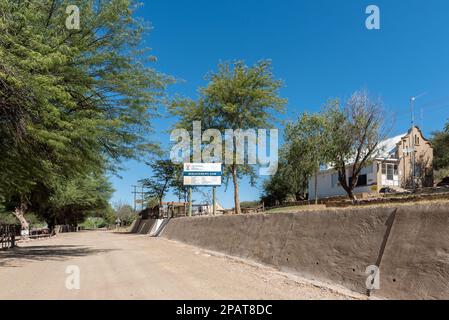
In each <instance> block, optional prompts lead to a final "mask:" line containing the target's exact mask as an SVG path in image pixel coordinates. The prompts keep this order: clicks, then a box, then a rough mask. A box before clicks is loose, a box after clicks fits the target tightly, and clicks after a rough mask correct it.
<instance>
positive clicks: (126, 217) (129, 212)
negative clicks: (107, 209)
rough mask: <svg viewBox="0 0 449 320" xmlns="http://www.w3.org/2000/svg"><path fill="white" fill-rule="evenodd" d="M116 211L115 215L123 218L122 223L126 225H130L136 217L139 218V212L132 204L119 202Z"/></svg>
mask: <svg viewBox="0 0 449 320" xmlns="http://www.w3.org/2000/svg"><path fill="white" fill-rule="evenodd" d="M114 212H115V216H116V217H117V218H119V219H120V220H121V222H122V225H124V226H129V225H130V224H131V223H132V222H133V221H134V220H135V219H137V218H138V215H137V213H136V212H134V211H133V208H132V206H130V205H129V204H121V203H119V204H117V206H116V207H115V210H114Z"/></svg>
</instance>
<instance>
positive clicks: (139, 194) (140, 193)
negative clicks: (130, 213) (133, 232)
mask: <svg viewBox="0 0 449 320" xmlns="http://www.w3.org/2000/svg"><path fill="white" fill-rule="evenodd" d="M132 187H133V188H134V191H133V195H134V206H133V208H134V212H136V210H137V200H138V199H139V201H140V209H141V210H143V209H144V202H145V192H144V191H143V185H141V186H132ZM138 187H140V188H141V191H137V188H138Z"/></svg>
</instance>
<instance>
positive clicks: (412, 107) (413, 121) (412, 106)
mask: <svg viewBox="0 0 449 320" xmlns="http://www.w3.org/2000/svg"><path fill="white" fill-rule="evenodd" d="M426 94H427V91H426V92H423V93H421V94H418V95H417V96H414V97H411V98H410V112H411V118H412V128H413V127H414V126H415V101H416V99H418V98H421V97H423V96H425V95H426Z"/></svg>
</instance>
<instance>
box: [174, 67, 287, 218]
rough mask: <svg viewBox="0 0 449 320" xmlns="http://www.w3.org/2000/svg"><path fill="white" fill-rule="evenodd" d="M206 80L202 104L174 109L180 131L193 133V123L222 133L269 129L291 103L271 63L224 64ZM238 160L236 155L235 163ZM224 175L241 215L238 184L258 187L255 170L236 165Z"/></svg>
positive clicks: (189, 103) (181, 104) (187, 103)
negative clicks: (241, 180)
mask: <svg viewBox="0 0 449 320" xmlns="http://www.w3.org/2000/svg"><path fill="white" fill-rule="evenodd" d="M206 80H207V81H208V84H207V86H206V87H203V88H200V90H199V93H200V98H199V100H198V101H192V100H190V99H178V100H176V101H175V102H174V103H173V104H172V105H171V107H170V111H171V113H172V114H173V115H175V116H177V117H179V121H178V123H177V125H176V126H177V128H184V129H189V128H191V126H192V122H193V121H201V122H202V126H203V128H204V129H218V130H220V131H221V132H224V130H225V129H234V130H236V129H242V130H246V129H257V128H265V129H268V128H270V127H271V126H272V121H273V119H274V118H273V115H274V113H276V112H281V111H283V110H284V107H285V105H286V103H287V100H286V99H283V98H280V97H279V90H280V88H281V87H282V81H280V80H276V79H275V78H274V75H273V72H272V69H271V62H270V61H260V62H258V63H256V64H255V65H254V66H252V67H248V66H246V65H245V63H244V62H243V61H236V62H234V63H221V64H219V65H218V71H217V72H215V73H214V72H211V73H209V74H208V75H207V76H206ZM223 138H224V137H223ZM223 141H224V139H223ZM233 143H234V144H235V140H233ZM235 157H236V155H235V153H234V160H235ZM223 158H224V155H223ZM234 163H235V161H234ZM223 173H224V176H225V177H227V178H229V177H232V179H233V184H234V202H235V210H236V212H237V213H240V202H239V199H238V180H239V178H241V177H242V176H245V175H246V176H249V178H250V181H251V183H253V184H254V183H255V178H256V175H255V172H254V168H253V166H251V165H237V164H232V165H226V166H225V167H224V172H223Z"/></svg>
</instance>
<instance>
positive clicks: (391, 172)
mask: <svg viewBox="0 0 449 320" xmlns="http://www.w3.org/2000/svg"><path fill="white" fill-rule="evenodd" d="M387 180H391V181H393V180H394V166H393V165H391V164H388V165H387Z"/></svg>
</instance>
